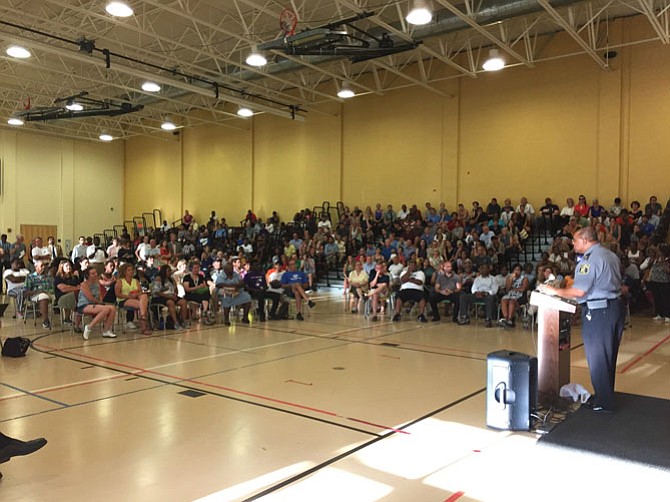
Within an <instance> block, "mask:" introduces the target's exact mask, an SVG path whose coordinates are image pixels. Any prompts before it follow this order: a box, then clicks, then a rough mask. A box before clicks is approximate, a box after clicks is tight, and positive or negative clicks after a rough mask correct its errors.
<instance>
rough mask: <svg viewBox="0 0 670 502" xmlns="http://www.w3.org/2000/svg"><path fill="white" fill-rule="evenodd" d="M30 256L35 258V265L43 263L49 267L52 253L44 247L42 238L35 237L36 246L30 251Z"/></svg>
mask: <svg viewBox="0 0 670 502" xmlns="http://www.w3.org/2000/svg"><path fill="white" fill-rule="evenodd" d="M30 255H31V256H32V257H33V263H36V262H38V261H41V262H42V263H44V264H45V265H49V262H50V261H51V253H50V252H49V248H48V247H46V246H44V243H43V242H42V237H35V245H34V246H33V248H32V249H31V250H30Z"/></svg>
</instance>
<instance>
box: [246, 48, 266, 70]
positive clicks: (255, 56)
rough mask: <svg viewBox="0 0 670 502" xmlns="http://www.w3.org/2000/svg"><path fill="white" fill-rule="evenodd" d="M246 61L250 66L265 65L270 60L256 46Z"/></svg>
mask: <svg viewBox="0 0 670 502" xmlns="http://www.w3.org/2000/svg"><path fill="white" fill-rule="evenodd" d="M246 62H247V64H248V65H249V66H265V65H266V64H267V63H268V60H267V59H265V56H263V54H261V53H260V52H259V51H258V48H257V47H256V46H254V47H253V49H252V50H251V54H249V55H248V56H247V59H246Z"/></svg>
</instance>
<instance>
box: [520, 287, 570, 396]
mask: <svg viewBox="0 0 670 502" xmlns="http://www.w3.org/2000/svg"><path fill="white" fill-rule="evenodd" d="M530 304H531V305H535V306H537V333H538V335H537V359H538V376H537V390H538V398H539V401H540V404H541V405H544V406H551V405H552V404H553V403H555V402H556V400H557V399H558V393H559V391H560V390H561V387H562V386H563V385H565V384H567V383H570V337H569V332H568V336H567V339H564V340H561V337H560V334H561V312H565V313H567V314H574V313H575V311H576V310H577V306H576V305H575V304H574V303H571V302H569V301H567V300H563V299H562V298H559V297H557V296H551V295H546V294H544V293H540V292H539V291H533V292H532V293H531V295H530Z"/></svg>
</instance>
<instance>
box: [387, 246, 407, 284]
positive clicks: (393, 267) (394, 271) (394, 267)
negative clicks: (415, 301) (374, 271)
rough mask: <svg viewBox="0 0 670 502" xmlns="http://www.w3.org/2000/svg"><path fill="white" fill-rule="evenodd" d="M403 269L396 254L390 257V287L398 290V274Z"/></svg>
mask: <svg viewBox="0 0 670 502" xmlns="http://www.w3.org/2000/svg"><path fill="white" fill-rule="evenodd" d="M404 269H405V267H404V266H403V264H402V263H400V258H399V257H398V255H397V254H395V253H393V254H392V255H391V264H390V265H389V276H390V277H391V287H392V288H394V289H398V287H399V286H400V274H402V271H403V270H404Z"/></svg>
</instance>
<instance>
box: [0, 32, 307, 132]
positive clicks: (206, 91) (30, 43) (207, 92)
mask: <svg viewBox="0 0 670 502" xmlns="http://www.w3.org/2000/svg"><path fill="white" fill-rule="evenodd" d="M0 38H3V39H5V40H14V41H18V42H21V43H22V44H25V45H26V46H27V47H34V48H38V49H39V50H41V51H44V52H47V53H50V54H57V55H59V56H61V57H64V58H66V59H71V60H73V61H78V62H80V63H85V64H88V65H92V66H97V67H98V68H106V64H105V61H104V60H102V59H96V58H95V57H93V56H88V55H85V54H81V53H79V52H74V51H71V50H68V49H64V48H61V47H56V46H54V45H51V44H47V43H44V42H38V41H36V40H33V39H30V38H26V37H23V36H20V35H11V36H8V35H7V34H5V33H0ZM111 71H114V72H118V73H122V74H124V75H130V76H133V77H138V78H142V79H146V80H152V81H154V82H156V83H160V84H163V85H169V86H171V87H176V88H179V89H182V90H184V91H188V92H192V93H194V94H200V95H202V96H207V97H210V98H214V99H219V100H222V101H228V102H231V103H235V104H237V105H245V106H249V107H251V108H252V109H254V110H255V111H261V112H266V113H270V114H272V115H277V116H280V117H284V118H290V119H296V120H304V117H302V116H300V115H295V116H294V115H293V114H292V113H291V112H290V111H284V110H279V109H276V108H272V107H270V106H267V105H263V104H260V103H256V102H254V103H251V102H249V101H248V100H245V99H244V98H237V97H234V96H229V95H227V94H226V95H223V96H217V95H216V91H215V90H214V89H213V88H211V89H210V88H203V87H200V86H197V85H194V84H189V83H188V82H181V81H179V80H175V79H172V78H167V77H164V76H162V75H157V74H154V73H149V72H147V71H143V70H139V69H136V68H130V67H127V66H125V65H123V64H120V63H117V62H116V61H113V62H112V65H111Z"/></svg>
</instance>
